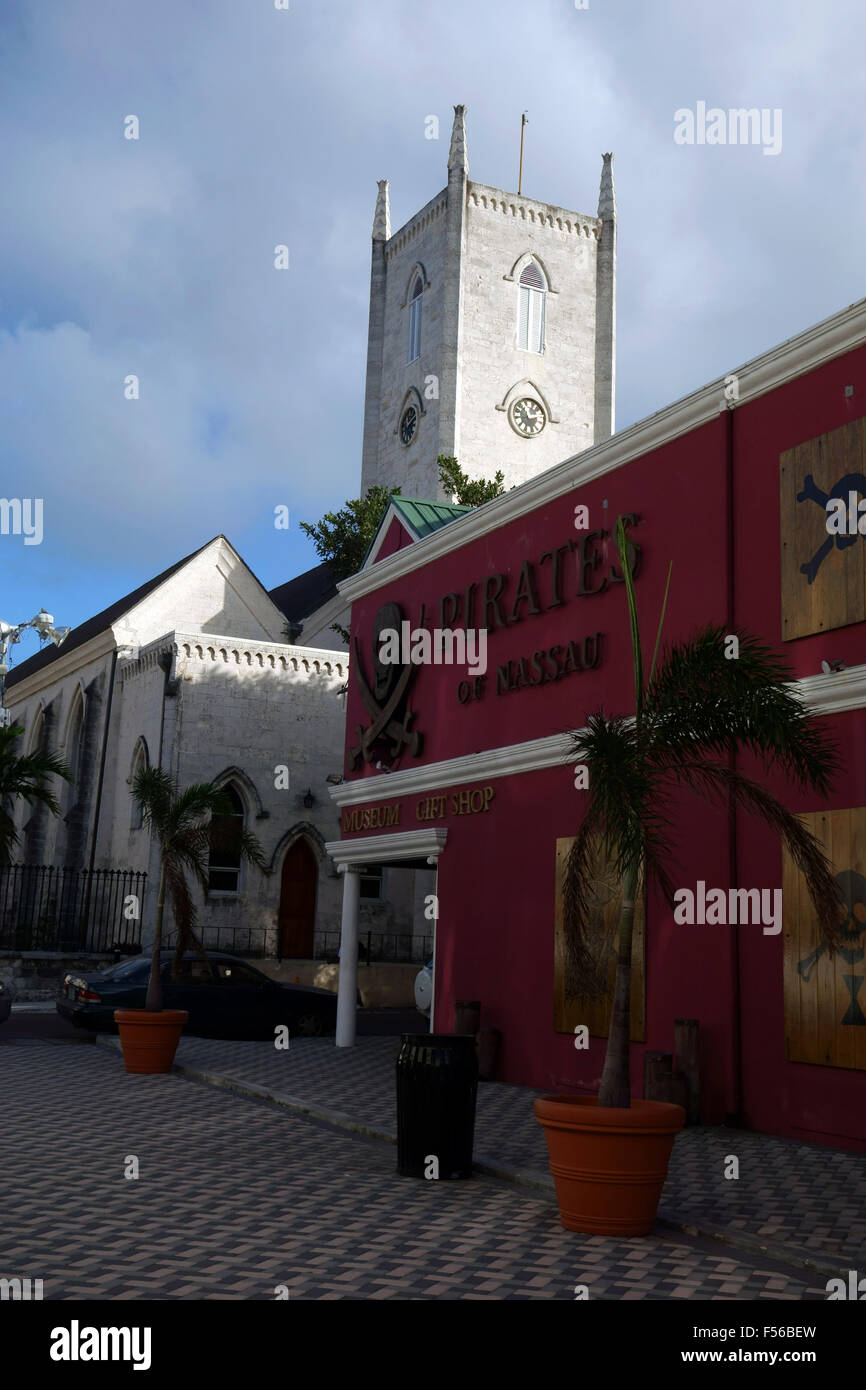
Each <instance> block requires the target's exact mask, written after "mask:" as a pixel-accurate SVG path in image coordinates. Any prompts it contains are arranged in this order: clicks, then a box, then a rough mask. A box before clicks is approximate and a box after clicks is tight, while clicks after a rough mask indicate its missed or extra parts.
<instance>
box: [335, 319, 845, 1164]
mask: <svg viewBox="0 0 866 1390" xmlns="http://www.w3.org/2000/svg"><path fill="white" fill-rule="evenodd" d="M864 367H866V301H861V302H860V303H859V304H856V305H854V306H853V307H851V308H850V309H847V310H845V311H844V312H842V313H840V314H837V315H835V316H834V317H832V318H830V319H828V320H826V321H825V322H823V323H821V324H819V325H817V326H816V327H815V328H812V329H810V330H808V331H807V332H805V333H803V334H801V335H800V336H799V337H797V338H794V339H791V340H790V341H788V342H786V343H783V344H781V345H780V346H779V347H777V348H775V349H774V350H772V351H771V352H768V353H766V354H765V355H764V356H762V357H760V358H758V359H756V360H754V361H752V362H750V363H748V364H747V365H746V366H744V367H742V368H741V369H740V370H739V371H738V372H737V373H736V374H734V375H732V376H731V377H727V378H725V380H724V381H719V382H715V383H713V384H712V385H710V386H708V387H706V388H705V389H703V390H701V391H698V392H696V393H694V394H693V395H691V396H688V397H686V398H685V399H684V400H682V401H679V402H677V403H676V404H674V405H672V406H670V407H668V408H667V409H665V410H662V411H660V412H658V413H657V414H655V415H653V416H652V417H650V418H649V419H647V420H645V421H643V422H641V423H639V424H637V425H635V426H633V427H632V428H630V429H628V430H625V431H623V432H622V433H620V434H617V435H615V436H613V437H612V438H610V439H608V440H606V441H605V442H604V443H602V444H600V445H597V446H596V447H594V448H591V449H588V450H586V451H585V452H584V453H581V454H579V455H578V456H576V457H574V458H571V459H567V460H565V461H564V462H563V463H561V464H559V465H557V466H556V467H554V468H552V469H550V470H549V471H547V472H545V473H543V474H541V475H540V476H539V477H537V478H535V479H533V480H532V481H530V482H528V483H526V484H524V485H523V486H521V487H519V488H517V489H515V490H513V491H511V492H507V493H505V494H504V495H502V496H501V497H499V498H497V499H496V500H495V501H493V502H490V503H488V504H486V505H485V506H483V507H481V508H478V509H476V510H473V511H471V512H469V513H467V514H465V515H456V516H452V517H451V519H448V520H447V524H445V525H439V526H438V529H435V530H432V531H431V532H430V534H428V535H424V536H422V538H421V539H417V536H418V533H419V531H418V527H417V526H416V527H415V528H411V527H407V526H405V525H404V524H403V521H402V520H401V513H400V508H399V507H394V508H392V511H391V512H390V513H389V516H388V517H387V518H386V521H385V522H384V523H383V527H382V528H381V530H380V534H379V537H378V538H377V543H376V545H375V546H374V547H373V549H372V551H371V555H370V557H369V559H368V561H367V564H366V565H365V568H364V569H363V570H362V571H361V572H360V573H359V574H358V575H356V576H354V577H353V578H352V579H350V580H348V581H347V582H346V583H345V584H344V585H343V586H342V593H343V596H344V597H345V598H347V599H349V600H350V601H351V603H352V637H353V645H352V671H351V676H350V686H349V695H348V712H347V753H346V764H345V768H344V778H345V780H344V782H343V784H342V785H341V786H339V787H337V788H335V789H334V795H335V799H336V800H337V802H338V803H339V805H340V806H341V808H342V839H341V841H340V842H338V843H336V844H333V845H330V846H329V850H330V851H331V853H332V855H333V857H334V859H335V860H336V861H337V862H338V864H339V865H340V867H341V868H342V869H343V870H344V871H345V896H344V922H343V932H344V936H343V950H342V957H343V976H344V979H342V980H341V987H342V988H343V993H342V996H341V1031H340V1033H339V1034H338V1038H339V1040H340V1041H341V1042H343V1043H346V1042H348V1041H351V1040H352V1038H353V1036H354V1034H353V1031H352V1029H353V1022H352V1020H351V1018H350V1011H351V1010H353V1008H354V997H355V993H354V991H355V985H354V980H353V978H352V970H353V967H352V956H353V938H356V934H357V881H358V874H357V873H355V872H352V867H351V866H355V865H364V864H369V863H371V862H375V863H384V864H389V865H392V866H400V865H403V866H408V867H416V868H417V867H426V866H427V865H428V864H430V865H435V867H436V869H437V881H436V894H437V898H438V919H437V921H436V924H435V986H434V987H435V995H434V1014H433V1026H434V1029H435V1030H436V1031H442V1032H447V1031H449V1030H450V1029H451V1027H452V1023H453V1009H454V1003H455V1001H456V1000H457V999H469V998H475V999H480V1000H481V1001H482V1007H483V1013H482V1024H483V1026H485V1027H493V1028H497V1029H499V1030H501V1033H502V1048H501V1053H500V1058H499V1071H498V1075H499V1077H500V1078H501V1079H504V1080H508V1081H513V1082H519V1083H524V1084H527V1085H531V1086H535V1087H540V1088H543V1089H545V1090H567V1089H574V1090H591V1089H594V1088H595V1086H597V1083H598V1079H599V1077H600V1074H601V1065H602V1059H603V1055H604V1045H605V1040H604V1037H603V1036H599V1035H597V1034H596V1035H594V1036H592V1038H591V1043H590V1046H589V1049H588V1050H578V1049H577V1048H576V1047H575V1038H574V1027H575V1025H576V1024H577V1023H579V1022H582V1021H584V1022H585V1021H587V1020H586V1016H585V1011H583V1012H582V1006H581V1003H580V1000H579V999H575V998H572V997H571V996H570V995H569V994H568V993H567V984H568V982H567V981H565V980H564V978H563V970H562V969H561V968H560V965H559V961H560V960H561V956H560V955H559V954H558V946H557V942H558V935H557V933H558V925H557V909H558V903H557V863H558V854H559V857H560V858H561V856H562V853H563V848H564V846H563V842H566V843H567V841H568V838H569V837H570V836H573V835H574V833H575V830H576V827H577V825H578V823H579V821H580V818H581V814H582V811H581V797H582V792H581V790H578V789H577V788H576V785H575V780H576V779H575V774H574V767H573V765H574V761H575V760H574V758H573V757H572V758H569V738H568V734H569V731H571V730H576V729H578V728H580V727H581V726H582V725H583V724H584V723H585V722H586V718H587V715H588V714H590V713H592V712H593V711H594V710H596V709H599V708H603V709H604V710H605V712H606V713H608V714H614V713H622V714H630V713H632V711H633V708H634V696H633V681H632V669H631V651H630V640H629V631H628V615H627V609H626V602H625V594H624V589H623V584H622V580H621V575H620V573H619V570H618V567H617V563H616V562H617V554H616V548H615V545H614V543H613V540H612V534H611V533H612V530H613V527H614V524H615V521H616V518H617V517H618V516H621V515H622V516H625V517H627V518H629V520H628V531H629V536H630V538H631V540H632V542H633V543H634V546H635V547H636V548H637V549H636V551H635V554H636V556H637V562H636V565H635V573H636V590H637V598H638V606H639V609H640V612H641V614H642V619H643V630H644V633H645V635H646V634H648V633H650V632H654V631H655V625H656V622H657V618H658V614H659V612H660V609H661V604H662V598H663V593H664V586H665V581H666V577H667V570H668V564H669V562H670V561H673V577H672V583H671V589H670V597H669V601H668V609H667V619H666V624H665V638H666V639H667V640H676V639H682V638H684V637H685V636H687V635H688V634H690V633H691V632H693V631H694V630H695V629H696V628H698V627H699V626H702V625H704V624H706V623H708V622H715V623H720V624H723V625H724V627H725V630H726V631H731V632H733V631H734V630H735V629H737V628H740V627H743V628H747V629H749V630H751V631H753V632H755V633H756V634H758V635H759V636H761V637H763V638H764V639H766V640H767V641H768V642H770V643H771V644H772V646H773V647H774V648H775V649H777V650H779V651H780V652H781V653H782V654H783V655H784V657H785V658H786V660H787V662H788V663H789V665H790V666H791V668H792V670H793V672H794V675H795V677H796V680H797V686H798V690H799V692H800V693H801V695H802V697H803V699H804V700H805V701H806V702H807V705H808V706H809V708H810V709H811V710H812V711H814V713H815V714H816V716H818V717H820V719H821V720H822V722H823V723H824V724H825V726H826V727H828V728H829V729H830V730H831V731H832V733H833V734H834V735H835V737H836V739H837V740H838V743H839V745H840V748H841V751H842V771H841V773H840V775H839V777H838V780H837V781H836V784H835V789H834V791H833V794H832V796H831V798H830V799H829V800H828V801H827V802H826V803H825V804H819V803H817V802H816V801H814V800H810V799H809V798H802V797H799V796H798V795H797V794H796V792H794V791H793V790H792V789H791V788H790V787H788V786H785V785H784V784H783V783H780V782H779V781H778V780H775V779H774V780H772V781H771V782H770V783H769V785H771V787H772V789H773V790H774V791H776V792H777V793H778V794H779V795H780V796H781V797H782V799H783V800H784V801H785V802H786V804H787V805H789V806H790V807H791V809H792V810H794V811H796V812H798V813H802V814H808V815H809V816H810V817H811V818H812V819H811V820H810V824H811V825H812V826H813V828H814V829H815V830H816V832H817V833H818V834H819V835H820V836H821V837H822V839H823V840H824V842H825V844H826V846H827V849H828V852H829V854H830V857H831V860H832V862H833V866H834V872H837V871H838V873H839V874H840V875H841V876H843V877H842V878H840V885H841V886H842V887H843V892H844V894H845V895H846V901H847V903H848V906H849V910H850V911H849V919H848V923H847V928H846V948H845V950H844V951H842V952H839V953H837V954H836V955H835V956H834V957H833V958H832V959H831V958H830V957H829V956H828V955H826V953H823V952H822V951H821V950H820V949H819V948H818V937H817V932H816V924H815V922H814V920H813V914H812V913H811V912H810V905H809V902H808V898H807V897H806V895H805V894H804V893H802V892H801V891H800V884H799V882H798V875H797V873H796V871H795V870H793V869H792V868H791V867H790V866H789V867H788V868H785V867H784V865H783V851H782V848H781V845H780V843H779V841H778V839H777V838H775V837H774V836H773V834H772V833H771V832H770V831H768V830H766V829H765V828H764V827H763V826H762V825H761V824H760V823H759V822H757V821H755V820H752V819H750V818H747V817H744V816H742V815H738V816H735V817H732V818H729V816H728V814H727V813H726V812H725V811H724V810H721V811H719V810H716V809H714V808H712V807H710V806H709V805H707V803H706V802H704V801H703V800H700V799H698V798H697V797H688V796H684V797H683V798H682V799H681V801H680V802H678V803H677V805H678V808H679V813H680V819H679V821H678V824H677V826H676V833H677V839H678V845H677V867H676V869H675V877H676V880H677V883H678V884H680V885H682V886H684V887H690V888H692V889H693V890H694V889H696V885H698V884H699V883H701V882H702V883H704V884H705V885H706V886H707V891H709V888H710V887H711V886H712V887H713V888H721V889H723V890H727V889H729V888H737V887H740V888H746V889H758V890H769V892H770V894H771V896H772V893H773V891H775V890H778V889H781V890H782V894H783V897H782V905H783V913H784V919H783V924H782V928H781V929H780V930H772V929H771V930H769V931H767V930H765V929H764V928H763V926H762V925H761V924H760V923H758V924H752V923H741V924H739V925H680V924H678V923H677V922H675V920H674V917H673V914H672V912H671V911H670V909H669V908H668V907H667V906H666V905H665V904H664V902H663V901H662V900H661V899H660V898H659V897H657V896H655V895H654V894H653V893H652V892H651V893H650V894H649V896H648V900H647V902H646V905H645V917H646V928H645V945H644V952H643V979H642V982H641V997H640V998H639V999H638V1001H637V1008H636V1010H635V1014H636V1032H637V1034H638V1039H637V1041H636V1045H635V1046H634V1047H633V1049H632V1059H633V1060H632V1066H633V1075H632V1087H633V1093H634V1094H640V1093H641V1085H642V1080H641V1077H642V1062H643V1053H644V1051H645V1050H646V1049H651V1050H663V1051H670V1050H671V1049H672V1046H673V1030H674V1020H675V1019H676V1018H680V1017H688V1018H694V1019H697V1020H699V1024H700V1040H701V1113H702V1118H703V1119H704V1120H705V1121H708V1122H710V1123H714V1122H720V1121H722V1120H724V1119H725V1118H726V1117H734V1116H737V1117H739V1118H740V1120H741V1122H743V1123H744V1124H746V1125H747V1126H750V1127H753V1128H756V1129H759V1130H763V1131H765V1132H769V1133H775V1134H784V1135H788V1136H792V1137H800V1138H804V1139H810V1140H814V1141H818V1142H824V1143H829V1144H834V1145H838V1146H840V1147H848V1148H856V1149H860V1150H862V1151H866V1074H864V1072H866V1014H864V1012H863V1010H864V1008H866V990H864V988H863V977H864V973H866V964H864V947H866V757H864V754H866V717H864V707H866V540H864V544H863V545H861V544H860V539H861V538H862V537H860V536H859V535H858V533H857V532H856V530H855V532H854V534H853V535H849V536H839V537H836V538H834V537H833V536H832V535H829V534H828V528H827V515H828V513H827V510H826V507H825V501H826V498H827V496H828V494H829V495H831V496H839V497H841V496H842V495H843V493H844V496H845V499H846V500H847V499H848V494H849V493H850V492H852V491H853V492H854V493H856V494H857V495H858V496H864V497H866V372H864ZM840 489H841V490H840ZM582 507H583V508H586V509H587V511H588V514H584V513H583V512H581V511H579V510H577V509H578V508H582ZM450 512H451V513H452V514H453V512H454V509H450ZM431 524H434V523H432V522H431ZM864 530H866V521H864ZM840 542H842V543H841V544H840ZM386 605H397V610H395V609H393V608H390V609H388V610H387V611H386V612H385V613H384V614H383V613H382V610H383V608H384V607H385V606H386ZM398 610H399V611H398ZM395 613H396V615H397V616H398V617H399V618H400V619H401V620H403V621H408V622H409V623H410V624H411V626H412V628H413V629H416V628H421V627H426V628H427V629H433V628H437V627H439V628H449V629H452V630H453V629H455V628H460V627H466V628H469V629H478V628H486V629H487V633H488V638H487V653H488V654H487V670H486V673H485V674H484V675H483V676H480V677H473V676H471V675H467V669H466V667H465V666H463V667H459V666H456V665H449V664H435V663H429V664H422V665H412V664H409V665H406V666H404V667H391V668H385V669H384V670H383V668H381V667H378V668H377V667H376V666H375V665H374V653H375V650H376V642H375V638H376V634H377V632H378V630H379V629H380V628H382V627H383V626H386V627H387V626H389V625H390V623H392V622H393V621H394V618H395ZM389 673H390V674H389ZM389 682H390V683H389ZM401 682H402V684H401ZM377 765H378V766H377ZM740 766H741V767H742V768H743V770H744V771H746V772H750V771H751V772H752V773H754V775H756V776H757V777H758V778H759V779H762V780H765V781H766V775H765V774H764V773H763V772H762V771H761V769H760V768H759V767H754V768H750V766H749V760H748V759H744V760H742V761H741V763H740ZM385 768H388V769H390V770H388V771H385V770H384V769H385ZM861 889H862V890H863V895H862V896H861ZM602 1031H603V1030H602ZM590 1032H591V1033H595V1029H594V1028H592V1027H591V1028H590Z"/></svg>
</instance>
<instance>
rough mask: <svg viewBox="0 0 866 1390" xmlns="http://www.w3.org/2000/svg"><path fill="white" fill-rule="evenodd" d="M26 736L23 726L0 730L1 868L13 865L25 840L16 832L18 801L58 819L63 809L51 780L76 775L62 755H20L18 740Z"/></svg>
mask: <svg viewBox="0 0 866 1390" xmlns="http://www.w3.org/2000/svg"><path fill="white" fill-rule="evenodd" d="M23 732H24V730H23V729H22V728H21V726H20V725H19V724H11V725H6V726H3V727H0V864H10V863H11V862H12V851H13V849H14V848H15V846H16V845H17V844H18V841H19V840H20V838H21V837H20V835H19V834H18V831H17V830H16V829H15V815H14V802H15V800H16V798H17V797H21V798H22V799H23V800H24V801H26V802H27V803H28V805H30V806H32V805H34V804H40V805H42V806H47V807H48V810H49V811H50V812H51V814H52V815H53V816H56V815H57V813H58V812H59V810H60V806H59V804H58V801H57V797H56V796H55V795H54V792H53V791H52V790H51V788H50V786H49V785H48V779H49V778H51V777H63V778H64V779H65V780H66V781H67V782H71V781H72V773H71V771H70V770H69V768H68V767H67V766H66V763H65V762H64V761H63V759H62V758H61V757H60V755H59V753H47V752H46V751H45V750H44V749H39V748H37V749H36V750H35V751H34V752H33V753H27V754H24V755H21V754H19V753H18V740H19V739H20V737H21V735H22V734H23Z"/></svg>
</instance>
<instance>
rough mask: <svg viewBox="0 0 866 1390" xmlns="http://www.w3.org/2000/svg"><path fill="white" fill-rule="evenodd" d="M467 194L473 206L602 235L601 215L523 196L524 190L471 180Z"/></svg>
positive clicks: (542, 224) (540, 224)
mask: <svg viewBox="0 0 866 1390" xmlns="http://www.w3.org/2000/svg"><path fill="white" fill-rule="evenodd" d="M468 198H469V202H470V203H471V204H472V206H473V207H476V208H483V209H486V210H487V211H489V212H499V213H503V214H505V216H508V217H522V218H523V220H524V221H525V222H530V223H532V224H534V225H535V226H538V227H552V228H554V229H555V230H556V231H559V232H573V233H574V234H575V235H576V236H586V237H595V238H596V240H597V239H598V238H599V237H600V236H601V219H600V218H598V217H592V216H591V215H590V214H589V213H583V212H572V211H571V209H569V208H560V207H556V206H555V204H553V203H540V202H539V201H538V200H537V199H535V198H526V197H524V195H523V194H522V193H509V192H507V190H506V189H504V188H492V187H491V186H490V185H489V184H486V183H475V182H471V183H470V184H469V193H468Z"/></svg>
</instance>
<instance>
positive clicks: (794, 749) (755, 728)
mask: <svg viewBox="0 0 866 1390" xmlns="http://www.w3.org/2000/svg"><path fill="white" fill-rule="evenodd" d="M728 635H729V634H728V633H726V631H725V629H724V628H723V627H719V626H709V627H706V628H703V629H702V630H701V631H700V632H698V633H697V634H696V635H695V636H693V637H692V638H690V639H688V640H687V641H684V642H679V643H676V644H674V645H672V646H670V647H668V648H667V649H666V651H665V652H664V655H663V660H662V662H661V665H660V667H659V669H658V671H657V672H656V673H655V675H654V677H653V680H652V681H651V682H650V685H649V687H648V690H647V693H646V699H645V702H644V717H645V719H646V721H647V722H648V724H650V725H651V727H652V730H653V736H654V738H655V739H656V740H657V741H658V743H659V744H662V745H664V746H665V747H666V748H667V749H668V750H669V751H670V753H671V754H672V755H674V756H676V755H677V753H679V755H680V756H681V757H683V758H685V759H689V758H692V757H694V755H695V753H696V752H698V751H701V752H703V753H710V754H715V755H717V756H721V755H723V754H726V753H731V752H737V751H749V752H751V753H753V754H755V755H756V756H757V757H758V758H759V759H760V761H761V763H762V764H763V765H764V767H765V768H778V769H779V770H780V771H781V772H782V773H784V775H785V776H787V777H788V778H790V779H791V780H792V781H794V782H795V783H796V784H797V785H798V786H799V787H800V788H801V789H803V790H806V789H810V790H815V791H816V792H818V794H819V795H821V796H826V795H828V794H829V792H830V790H831V788H832V785H833V782H834V779H835V776H836V773H837V771H838V767H839V755H838V750H837V748H836V746H835V744H834V742H833V740H832V739H831V738H830V737H829V736H828V735H827V734H826V733H825V731H824V730H823V729H822V728H821V727H820V726H819V725H818V724H817V723H816V722H815V721H814V720H813V719H812V718H810V716H809V713H808V711H807V709H806V707H805V706H804V704H803V702H802V701H801V699H800V698H799V696H798V695H797V694H796V692H795V690H794V689H793V688H792V684H791V683H792V682H793V680H794V675H793V672H792V671H791V670H790V669H789V668H788V666H787V665H786V664H785V662H784V660H783V659H782V658H781V657H780V656H778V655H777V653H775V652H774V651H772V649H771V648H770V647H768V646H767V645H766V644H765V643H763V642H761V641H759V639H758V638H756V637H754V636H753V635H751V634H750V633H747V632H742V631H740V632H738V633H736V634H733V635H736V636H737V639H738V642H739V656H738V657H733V658H731V659H728V658H726V657H725V655H724V648H725V638H726V636H728Z"/></svg>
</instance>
